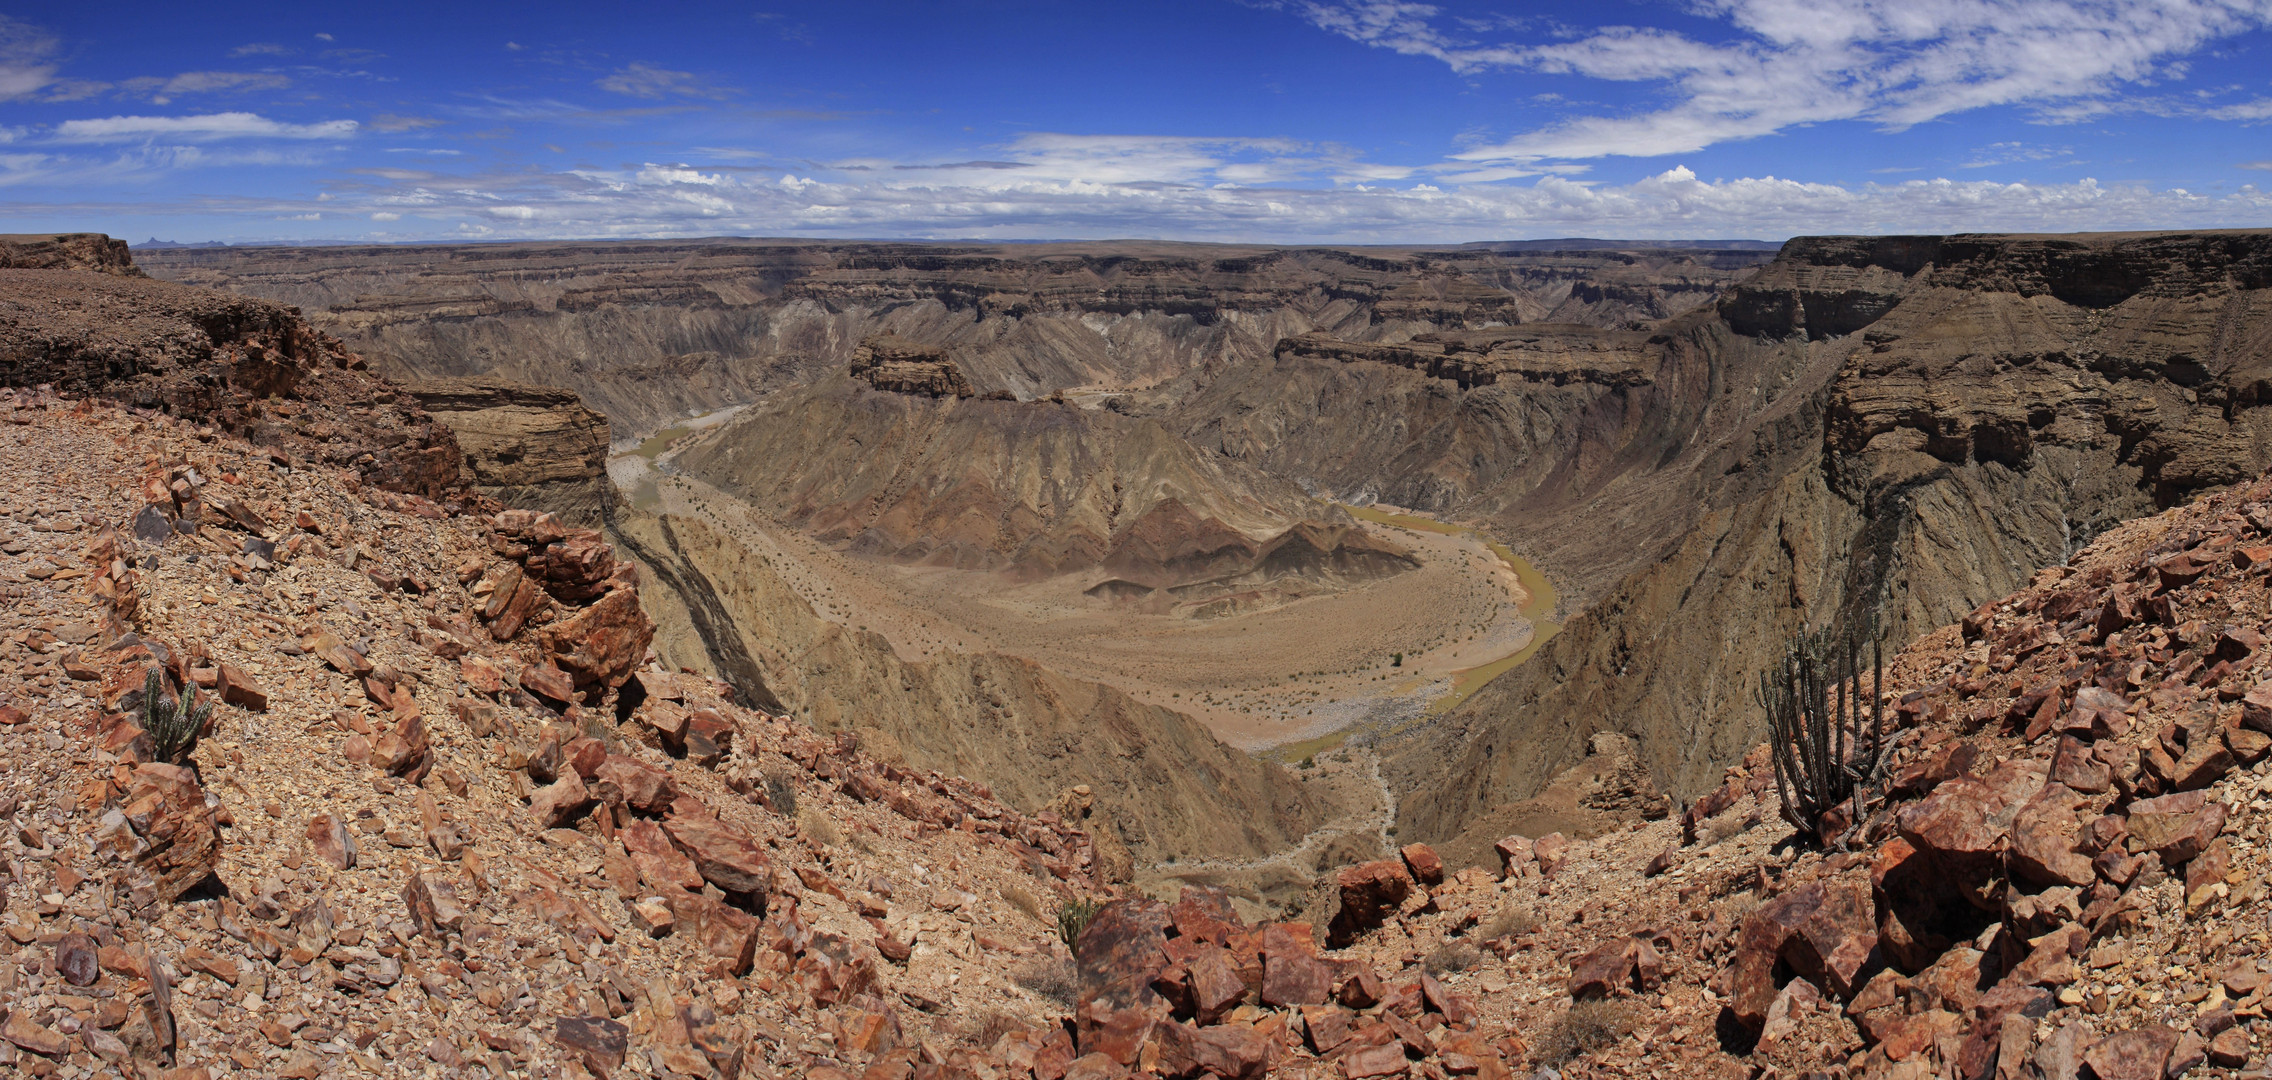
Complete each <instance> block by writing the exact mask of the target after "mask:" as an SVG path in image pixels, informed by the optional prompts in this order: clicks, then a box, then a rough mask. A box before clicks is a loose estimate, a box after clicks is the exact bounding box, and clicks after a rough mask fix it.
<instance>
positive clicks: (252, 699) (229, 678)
mask: <svg viewBox="0 0 2272 1080" xmlns="http://www.w3.org/2000/svg"><path fill="white" fill-rule="evenodd" d="M218 681H219V685H218V686H217V687H216V689H217V690H218V691H219V692H220V695H221V700H223V701H226V702H228V703H229V704H231V705H235V706H237V707H239V708H242V709H245V710H247V711H250V712H267V711H268V694H267V693H266V692H265V691H263V690H261V688H260V687H258V686H256V685H254V684H253V681H252V680H251V679H250V678H247V677H246V675H245V673H244V672H242V671H239V670H237V669H236V668H235V667H234V666H232V665H229V664H222V665H221V670H220V679H219V680H218Z"/></svg>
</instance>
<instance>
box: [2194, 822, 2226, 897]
mask: <svg viewBox="0 0 2272 1080" xmlns="http://www.w3.org/2000/svg"><path fill="white" fill-rule="evenodd" d="M2232 863H2233V851H2232V845H2231V844H2228V843H2226V842H2225V838H2224V837H2222V836H2220V837H2218V838H2216V839H2215V840H2211V841H2209V846H2208V847H2205V848H2202V849H2201V854H2199V855H2196V856H2194V857H2193V861H2192V862H2189V863H2187V864H2185V897H2186V901H2187V903H2188V904H2189V905H2195V906H2198V905H2199V904H2200V903H2202V902H2203V901H2204V900H2206V898H2207V895H2208V891H2209V889H2210V887H2211V886H2214V885H2217V884H2219V883H2221V882H2223V881H2224V880H2225V873H2226V871H2228V870H2230V869H2232Z"/></svg>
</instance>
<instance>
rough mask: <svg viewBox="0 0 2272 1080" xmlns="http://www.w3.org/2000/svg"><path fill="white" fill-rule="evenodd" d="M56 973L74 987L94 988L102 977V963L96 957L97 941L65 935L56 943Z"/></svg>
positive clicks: (81, 936) (84, 936)
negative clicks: (95, 983)
mask: <svg viewBox="0 0 2272 1080" xmlns="http://www.w3.org/2000/svg"><path fill="white" fill-rule="evenodd" d="M55 973H56V974H58V975H61V976H63V981H64V982H67V983H70V984H71V985H73V986H92V985H94V982H95V980H96V979H99V978H101V977H102V974H103V971H102V962H101V960H100V959H99V958H98V957H97V956H96V955H95V939H94V938H91V937H88V936H87V935H85V934H65V935H63V937H62V938H61V939H60V940H58V941H56V943H55Z"/></svg>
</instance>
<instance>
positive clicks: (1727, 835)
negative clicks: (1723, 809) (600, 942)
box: [1704, 810, 1750, 846]
mask: <svg viewBox="0 0 2272 1080" xmlns="http://www.w3.org/2000/svg"><path fill="white" fill-rule="evenodd" d="M1749 827H1750V826H1749V825H1747V824H1746V823H1745V821H1744V816H1743V815H1742V814H1738V813H1736V812H1735V811H1732V810H1731V811H1729V812H1727V813H1725V814H1721V815H1720V816H1719V817H1716V818H1713V819H1712V820H1710V821H1707V822H1705V823H1704V835H1705V836H1708V837H1710V838H1711V839H1710V840H1709V841H1708V842H1707V846H1709V845H1710V844H1718V843H1723V842H1725V841H1727V840H1729V839H1732V838H1734V837H1737V836H1741V835H1743V832H1744V830H1745V829H1747V828H1749Z"/></svg>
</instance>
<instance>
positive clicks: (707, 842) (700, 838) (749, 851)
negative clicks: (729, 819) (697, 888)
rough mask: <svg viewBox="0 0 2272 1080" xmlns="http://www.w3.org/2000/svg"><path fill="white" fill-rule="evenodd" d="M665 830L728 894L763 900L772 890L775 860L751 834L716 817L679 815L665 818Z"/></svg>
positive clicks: (698, 867)
mask: <svg viewBox="0 0 2272 1080" xmlns="http://www.w3.org/2000/svg"><path fill="white" fill-rule="evenodd" d="M663 831H664V832H666V833H669V834H670V838H671V842H672V843H673V844H676V845H677V846H678V849H679V850H680V851H683V852H685V853H686V856H687V858H689V859H691V860H693V862H694V869H695V870H696V871H697V872H698V873H700V874H701V875H702V878H703V880H705V881H708V882H709V883H711V884H712V885H716V886H717V887H718V888H719V890H720V891H723V892H725V893H726V894H727V895H729V896H739V897H748V898H752V899H755V900H762V899H763V898H764V897H765V895H766V894H767V892H769V891H770V890H771V888H772V884H773V860H771V859H768V858H766V857H765V850H764V848H763V847H762V846H761V845H759V844H758V842H757V841H756V840H755V839H754V838H752V837H751V836H750V835H749V834H748V833H745V832H743V831H741V830H740V829H737V828H734V827H733V826H731V825H728V824H726V823H725V822H723V821H720V820H718V819H717V818H714V817H709V816H707V815H703V814H681V813H675V812H674V813H672V814H671V816H670V817H668V818H666V819H664V821H663Z"/></svg>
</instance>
